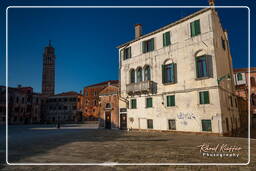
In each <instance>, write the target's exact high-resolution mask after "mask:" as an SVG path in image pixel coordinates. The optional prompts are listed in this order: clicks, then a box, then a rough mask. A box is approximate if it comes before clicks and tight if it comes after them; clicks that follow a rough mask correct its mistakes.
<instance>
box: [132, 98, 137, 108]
mask: <svg viewBox="0 0 256 171" xmlns="http://www.w3.org/2000/svg"><path fill="white" fill-rule="evenodd" d="M136 107H137V101H136V99H132V100H131V108H132V109H136Z"/></svg>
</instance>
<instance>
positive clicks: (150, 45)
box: [142, 38, 154, 53]
mask: <svg viewBox="0 0 256 171" xmlns="http://www.w3.org/2000/svg"><path fill="white" fill-rule="evenodd" d="M153 50H154V38H152V39H149V40H145V41H143V42H142V52H143V53H147V52H151V51H153Z"/></svg>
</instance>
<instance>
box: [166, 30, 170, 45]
mask: <svg viewBox="0 0 256 171" xmlns="http://www.w3.org/2000/svg"><path fill="white" fill-rule="evenodd" d="M170 44H171V41H170V32H166V46H168V45H170Z"/></svg>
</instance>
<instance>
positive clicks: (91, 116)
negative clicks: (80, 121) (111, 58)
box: [83, 80, 118, 120]
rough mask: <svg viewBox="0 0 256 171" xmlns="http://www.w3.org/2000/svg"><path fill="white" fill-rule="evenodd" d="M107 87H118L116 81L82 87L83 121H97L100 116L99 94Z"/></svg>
mask: <svg viewBox="0 0 256 171" xmlns="http://www.w3.org/2000/svg"><path fill="white" fill-rule="evenodd" d="M108 85H113V86H115V85H116V86H118V80H110V81H105V82H101V83H98V84H93V85H90V86H86V87H84V98H83V116H84V118H85V120H98V118H99V115H100V107H99V93H100V92H101V91H102V90H103V89H104V88H106V87H107V86H108Z"/></svg>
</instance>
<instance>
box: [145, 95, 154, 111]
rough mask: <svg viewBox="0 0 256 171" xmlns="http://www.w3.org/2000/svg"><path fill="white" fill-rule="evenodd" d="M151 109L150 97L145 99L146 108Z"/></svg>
mask: <svg viewBox="0 0 256 171" xmlns="http://www.w3.org/2000/svg"><path fill="white" fill-rule="evenodd" d="M150 107H153V100H152V97H149V98H146V108H150Z"/></svg>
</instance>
